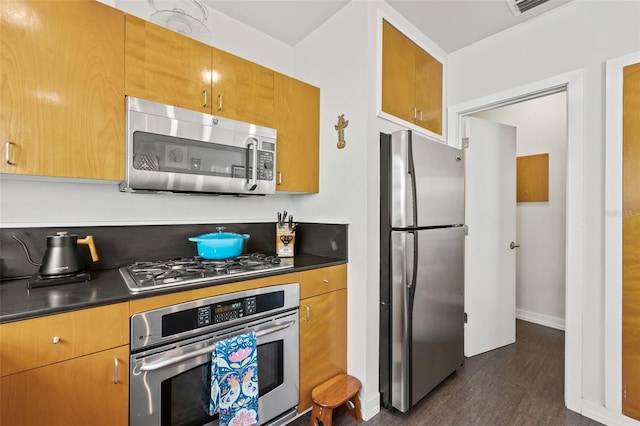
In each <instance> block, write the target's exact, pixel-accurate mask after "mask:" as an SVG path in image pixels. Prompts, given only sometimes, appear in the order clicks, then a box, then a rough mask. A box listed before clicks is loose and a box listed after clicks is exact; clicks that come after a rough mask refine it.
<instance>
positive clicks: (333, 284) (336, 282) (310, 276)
mask: <svg viewBox="0 0 640 426" xmlns="http://www.w3.org/2000/svg"><path fill="white" fill-rule="evenodd" d="M343 288H347V265H338V266H330V267H327V268H319V269H312V270H309V271H304V272H300V299H305V298H307V297H313V296H316V295H318V294H324V293H328V292H330V291H335V290H340V289H343Z"/></svg>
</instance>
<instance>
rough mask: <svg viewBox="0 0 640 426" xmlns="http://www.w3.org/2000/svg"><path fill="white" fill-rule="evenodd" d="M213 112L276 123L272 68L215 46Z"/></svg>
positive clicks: (229, 116)
mask: <svg viewBox="0 0 640 426" xmlns="http://www.w3.org/2000/svg"><path fill="white" fill-rule="evenodd" d="M212 52H213V53H212V64H213V65H212V81H213V93H214V94H215V96H214V100H213V103H214V105H213V114H214V115H220V116H223V117H227V118H232V119H234V120H240V121H245V122H248V123H252V124H258V125H260V126H266V127H274V124H273V70H270V69H269V68H265V67H263V66H260V65H258V64H255V63H253V62H251V61H247V60H246V59H242V58H240V57H238V56H235V55H232V54H230V53H227V52H224V51H222V50H219V49H216V48H212Z"/></svg>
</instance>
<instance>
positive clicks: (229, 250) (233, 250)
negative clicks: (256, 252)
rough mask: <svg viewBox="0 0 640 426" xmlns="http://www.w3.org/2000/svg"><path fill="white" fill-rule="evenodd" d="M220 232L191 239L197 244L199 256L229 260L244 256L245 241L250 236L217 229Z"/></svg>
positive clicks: (190, 239)
mask: <svg viewBox="0 0 640 426" xmlns="http://www.w3.org/2000/svg"><path fill="white" fill-rule="evenodd" d="M216 229H217V230H218V232H213V233H211V234H203V235H198V236H197V237H190V238H189V241H193V242H194V243H197V247H198V256H200V257H202V258H203V259H228V258H230V257H236V256H239V255H240V254H242V250H243V248H244V242H245V240H248V239H249V238H250V235H249V234H234V233H232V232H222V230H223V229H224V228H222V227H220V228H216Z"/></svg>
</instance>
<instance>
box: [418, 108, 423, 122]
mask: <svg viewBox="0 0 640 426" xmlns="http://www.w3.org/2000/svg"><path fill="white" fill-rule="evenodd" d="M418 122H420V123H422V110H420V119H419V120H418Z"/></svg>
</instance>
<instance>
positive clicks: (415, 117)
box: [413, 107, 418, 121]
mask: <svg viewBox="0 0 640 426" xmlns="http://www.w3.org/2000/svg"><path fill="white" fill-rule="evenodd" d="M417 118H418V108H416V107H413V121H416V119H417Z"/></svg>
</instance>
